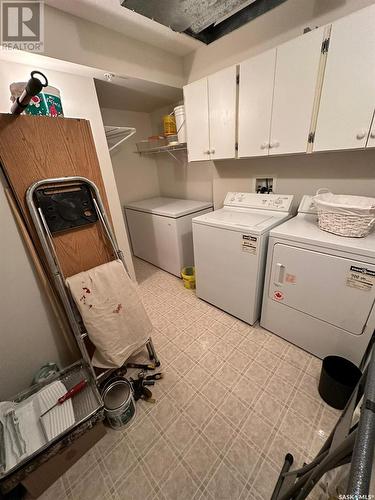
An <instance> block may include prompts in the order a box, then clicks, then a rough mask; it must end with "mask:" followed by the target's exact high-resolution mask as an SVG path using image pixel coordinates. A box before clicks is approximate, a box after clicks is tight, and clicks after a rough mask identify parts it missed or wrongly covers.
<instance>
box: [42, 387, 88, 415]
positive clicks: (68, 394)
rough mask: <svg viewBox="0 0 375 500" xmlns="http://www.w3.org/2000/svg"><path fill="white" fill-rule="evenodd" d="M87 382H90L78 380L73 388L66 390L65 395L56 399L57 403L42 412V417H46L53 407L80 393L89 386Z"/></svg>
mask: <svg viewBox="0 0 375 500" xmlns="http://www.w3.org/2000/svg"><path fill="white" fill-rule="evenodd" d="M87 383H88V382H87V380H81V381H80V382H78V384H76V385H75V386H74V387H72V388H71V389H69V391H68V392H66V393H65V394H64V395H63V396H61V397H60V398H59V399H58V400H57V401H56V403H55V404H54V405H53V406H51V408H49V409H48V410H46V411H45V412H44V413H42V414H41V415H40V418H42V417H44V415H46V413H48V412H49V411H51V410H52V408H55V407H56V406H59V405H62V404H64V403H65V401H67V400H68V399H71V398H72V397H74V396H75V395H76V394H78V393H79V392H81V391H82V390H83V389H84V388H85V387H86V386H87Z"/></svg>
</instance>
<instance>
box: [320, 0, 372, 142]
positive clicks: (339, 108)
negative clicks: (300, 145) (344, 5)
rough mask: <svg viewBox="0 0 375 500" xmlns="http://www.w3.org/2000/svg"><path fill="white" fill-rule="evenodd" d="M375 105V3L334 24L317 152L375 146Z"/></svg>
mask: <svg viewBox="0 0 375 500" xmlns="http://www.w3.org/2000/svg"><path fill="white" fill-rule="evenodd" d="M374 106H375V5H373V6H371V7H368V8H366V9H362V10H360V11H357V12H355V13H354V14H351V15H350V16H347V17H344V18H342V19H340V20H338V21H336V22H334V23H333V24H332V31H331V38H330V43H329V50H328V57H327V64H326V69H325V75H324V81H323V89H322V95H321V100H320V108H319V115H318V121H317V127H316V133H315V141H314V151H327V150H334V149H355V148H364V147H365V146H366V143H367V144H368V145H369V146H371V145H372V146H374V145H375V144H374V141H373V140H372V142H371V139H369V140H368V136H369V131H370V126H371V121H372V117H373V113H374ZM367 141H368V142H367Z"/></svg>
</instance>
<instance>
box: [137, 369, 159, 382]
mask: <svg viewBox="0 0 375 500" xmlns="http://www.w3.org/2000/svg"><path fill="white" fill-rule="evenodd" d="M138 378H140V379H142V380H160V379H161V378H163V374H162V373H161V372H158V373H152V374H151V375H146V374H145V371H144V370H142V371H141V372H139V373H138Z"/></svg>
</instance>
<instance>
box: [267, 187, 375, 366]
mask: <svg viewBox="0 0 375 500" xmlns="http://www.w3.org/2000/svg"><path fill="white" fill-rule="evenodd" d="M374 300H375V233H372V234H370V235H369V236H367V237H366V238H344V237H342V236H336V235H334V234H331V233H328V232H325V231H322V230H321V229H319V227H318V224H317V215H316V209H315V207H314V205H313V202H312V197H311V196H304V198H303V199H302V201H301V204H300V207H299V211H298V215H297V216H296V217H294V218H293V219H291V220H290V221H287V222H286V223H285V224H282V225H281V226H278V227H277V228H275V229H273V230H272V231H271V233H270V239H269V247H268V258H267V272H266V280H265V286H264V297H263V307H262V316H261V325H262V326H263V327H264V328H266V329H267V330H270V331H271V332H274V333H276V334H277V335H279V336H280V337H283V338H284V339H286V340H288V341H290V342H292V343H293V344H296V345H297V346H299V347H302V348H303V349H305V350H306V351H309V352H311V353H312V354H315V355H316V356H318V357H319V358H324V357H325V356H328V355H338V356H343V357H345V358H347V359H349V360H351V361H352V362H353V363H356V364H358V363H359V362H360V360H361V358H362V355H363V353H364V351H365V349H366V347H367V344H368V342H369V340H370V338H371V336H372V333H373V331H374V328H375V308H374Z"/></svg>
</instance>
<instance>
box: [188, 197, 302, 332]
mask: <svg viewBox="0 0 375 500" xmlns="http://www.w3.org/2000/svg"><path fill="white" fill-rule="evenodd" d="M292 201H293V196H292V195H276V194H255V193H232V192H230V193H228V194H227V196H226V197H225V201H224V208H222V209H219V210H215V211H214V212H210V213H207V214H205V215H201V216H199V217H194V219H193V243H194V258H195V272H196V287H197V296H198V297H200V298H201V299H203V300H205V301H207V302H209V303H211V304H213V305H215V306H216V307H218V308H220V309H222V310H224V311H226V312H228V313H230V314H232V315H233V316H236V317H237V318H239V319H241V320H243V321H245V322H247V323H250V324H253V323H255V322H256V321H257V320H258V319H259V315H260V307H261V298H262V291H263V280H264V268H265V262H266V251H267V241H268V233H269V231H270V229H272V228H273V227H275V226H277V225H278V224H281V223H282V222H284V221H285V220H286V219H288V218H289V217H291V214H290V210H291V206H292Z"/></svg>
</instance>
